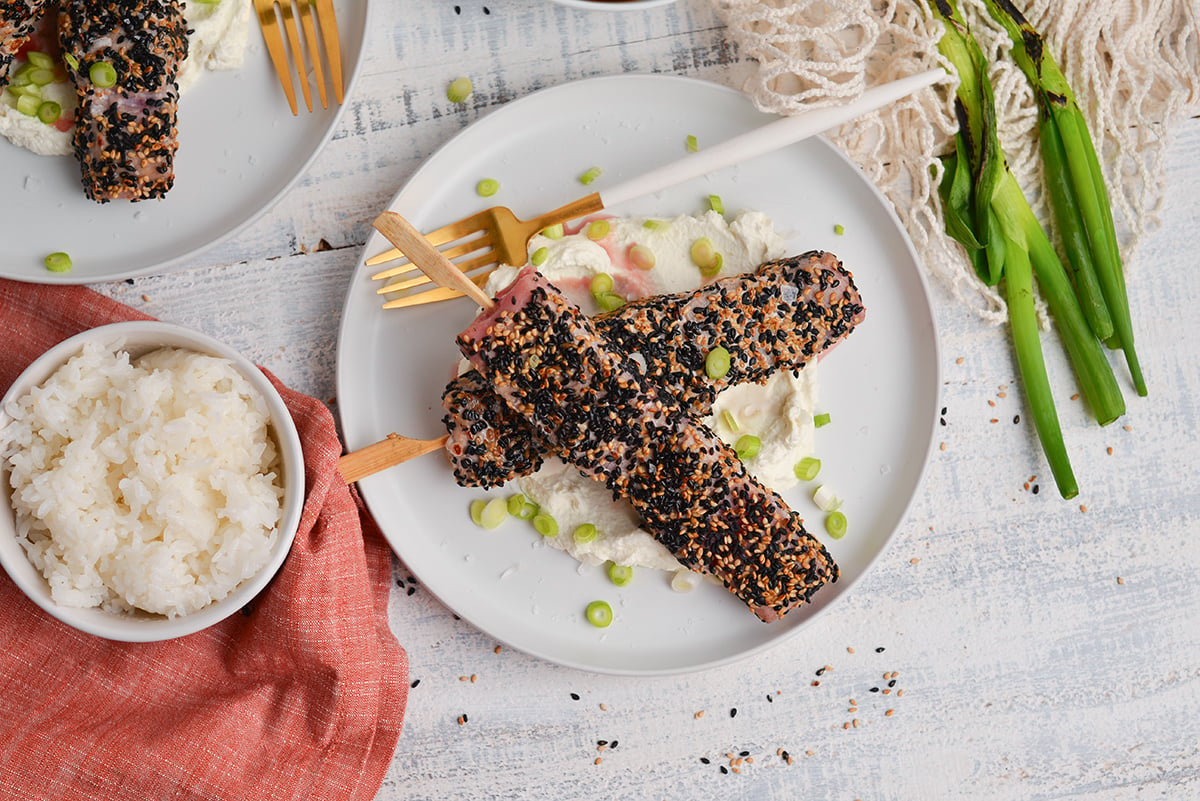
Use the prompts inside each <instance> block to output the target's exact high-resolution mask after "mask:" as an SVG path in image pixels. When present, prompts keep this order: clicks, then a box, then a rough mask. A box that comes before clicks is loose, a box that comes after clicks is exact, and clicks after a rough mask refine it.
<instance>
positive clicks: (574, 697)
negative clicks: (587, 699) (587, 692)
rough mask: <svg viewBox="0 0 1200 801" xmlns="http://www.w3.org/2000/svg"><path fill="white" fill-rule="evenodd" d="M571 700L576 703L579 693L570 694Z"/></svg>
mask: <svg viewBox="0 0 1200 801" xmlns="http://www.w3.org/2000/svg"><path fill="white" fill-rule="evenodd" d="M571 700H572V701H578V700H579V693H571Z"/></svg>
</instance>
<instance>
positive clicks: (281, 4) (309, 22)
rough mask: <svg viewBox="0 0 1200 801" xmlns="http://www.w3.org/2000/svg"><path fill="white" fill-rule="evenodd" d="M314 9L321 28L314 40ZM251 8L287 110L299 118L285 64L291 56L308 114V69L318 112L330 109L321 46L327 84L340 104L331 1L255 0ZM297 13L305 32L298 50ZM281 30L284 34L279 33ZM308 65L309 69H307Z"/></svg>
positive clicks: (338, 57) (339, 59)
mask: <svg viewBox="0 0 1200 801" xmlns="http://www.w3.org/2000/svg"><path fill="white" fill-rule="evenodd" d="M314 5H315V6H316V18H317V23H319V24H320V26H321V35H320V37H318V36H317V26H316V25H314V24H313V6H314ZM254 8H255V10H256V11H257V12H258V22H259V25H260V27H261V28H262V32H263V41H265V42H266V45H267V52H268V53H270V55H271V63H272V64H274V66H275V72H276V73H277V74H278V75H279V83H280V84H281V85H282V86H283V93H284V94H285V95H287V101H288V106H290V107H291V109H292V114H295V115H299V113H300V112H299V110H298V109H297V107H296V89H295V86H294V85H293V83H292V72H293V70H292V65H291V63H289V61H288V54H289V53H290V54H291V57H292V59H293V60H294V61H295V64H296V70H295V73H296V75H297V76H298V77H299V79H300V91H301V92H302V93H303V94H304V105H305V106H307V107H308V110H309V111H312V110H313V104H312V92H311V91H310V89H309V85H308V83H309V82H308V71H309V69H310V68H311V70H312V73H313V77H314V79H315V81H316V84H317V95H318V97H319V98H320V100H321V108H329V99H328V95H327V93H326V87H325V68H324V67H323V65H322V63H321V44H322V40H323V42H324V45H325V60H326V61H327V62H328V64H329V73H330V83H331V85H332V86H333V96H334V98H335V99H336V100H337V102H338V103H339V104H340V103H341V102H342V101H343V99H344V97H343V94H344V88H343V82H342V48H341V44H340V43H339V42H338V30H337V17H336V15H335V14H334V11H333V0H254ZM297 12H299V16H300V25H299V28H303V29H304V44H303V47H302V46H301V42H300V31H299V28H298V27H297V25H296V13H297ZM280 27H282V28H283V33H282V34H281V33H280V30H279V29H280ZM285 37H286V38H287V48H286V49H285V48H284V38H285ZM309 64H311V67H309V66H308V65H309Z"/></svg>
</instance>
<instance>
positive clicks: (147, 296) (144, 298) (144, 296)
mask: <svg viewBox="0 0 1200 801" xmlns="http://www.w3.org/2000/svg"><path fill="white" fill-rule="evenodd" d="M142 302H143V303H149V302H150V296H149V295H142Z"/></svg>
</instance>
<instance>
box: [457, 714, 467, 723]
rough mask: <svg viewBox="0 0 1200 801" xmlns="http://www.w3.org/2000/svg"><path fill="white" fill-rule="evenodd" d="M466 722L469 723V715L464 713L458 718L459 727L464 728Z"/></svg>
mask: <svg viewBox="0 0 1200 801" xmlns="http://www.w3.org/2000/svg"><path fill="white" fill-rule="evenodd" d="M466 722H467V713H466V712H463V713H462V714H461V715H459V716H458V725H459V726H462V725H463V724H464V723H466Z"/></svg>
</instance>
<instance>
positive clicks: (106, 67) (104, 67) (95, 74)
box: [88, 61, 117, 89]
mask: <svg viewBox="0 0 1200 801" xmlns="http://www.w3.org/2000/svg"><path fill="white" fill-rule="evenodd" d="M88 79H89V80H90V81H91V82H92V83H94V84H95V85H96V86H99V87H100V88H101V89H107V88H109V87H110V86H116V85H117V69H116V67H114V66H113V65H112V64H109V63H108V62H107V61H97V62H96V63H94V64H92V66H91V67H90V68H89V69H88Z"/></svg>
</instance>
